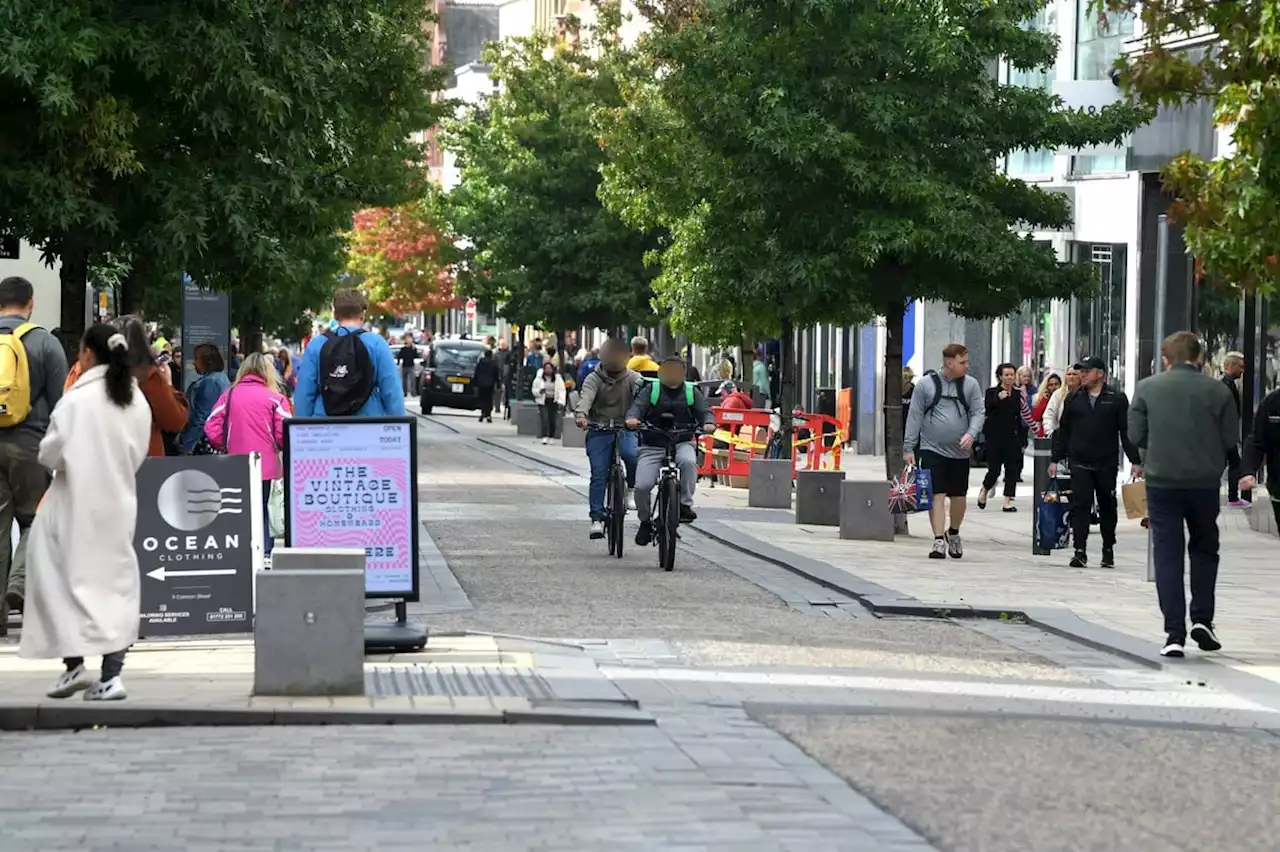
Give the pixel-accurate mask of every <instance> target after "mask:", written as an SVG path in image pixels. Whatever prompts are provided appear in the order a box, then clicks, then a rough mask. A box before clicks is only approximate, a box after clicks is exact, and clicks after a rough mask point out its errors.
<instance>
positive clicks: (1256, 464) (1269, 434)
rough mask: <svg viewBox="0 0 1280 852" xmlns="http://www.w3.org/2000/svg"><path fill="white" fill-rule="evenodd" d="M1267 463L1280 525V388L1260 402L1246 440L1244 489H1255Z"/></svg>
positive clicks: (1270, 488)
mask: <svg viewBox="0 0 1280 852" xmlns="http://www.w3.org/2000/svg"><path fill="white" fill-rule="evenodd" d="M1264 463H1265V464H1266V471H1267V491H1268V492H1269V493H1271V494H1272V495H1274V496H1272V497H1271V510H1272V511H1273V512H1274V513H1275V516H1276V526H1277V527H1280V390H1274V391H1272V392H1271V393H1269V394H1267V395H1266V397H1264V398H1263V400H1262V402H1261V403H1260V404H1259V405H1258V413H1257V414H1255V415H1254V418H1253V429H1252V430H1251V431H1250V432H1249V437H1248V439H1246V440H1245V442H1244V461H1243V463H1242V464H1241V466H1240V481H1239V482H1238V483H1237V484H1238V485H1239V486H1240V490H1241V491H1252V490H1253V488H1254V487H1255V486H1256V485H1257V484H1258V481H1257V474H1258V472H1259V471H1261V470H1262V469H1263V464H1264Z"/></svg>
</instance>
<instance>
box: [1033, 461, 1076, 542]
mask: <svg viewBox="0 0 1280 852" xmlns="http://www.w3.org/2000/svg"><path fill="white" fill-rule="evenodd" d="M1069 497H1070V492H1064V491H1063V490H1062V489H1061V488H1060V487H1059V484H1058V479H1057V478H1056V477H1055V478H1053V479H1050V480H1049V487H1048V488H1047V489H1045V491H1044V493H1043V494H1041V495H1040V506H1039V508H1037V509H1036V513H1037V514H1036V534H1037V535H1038V536H1039V539H1040V540H1039V541H1038V542H1037V544H1039V545H1040V549H1041V550H1061V549H1063V548H1064V547H1066V546H1067V545H1068V544H1070V543H1071V502H1070V499H1069Z"/></svg>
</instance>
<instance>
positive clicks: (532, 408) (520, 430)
mask: <svg viewBox="0 0 1280 852" xmlns="http://www.w3.org/2000/svg"><path fill="white" fill-rule="evenodd" d="M541 414H542V412H540V411H538V405H537V403H534V402H529V401H528V400H522V401H520V402H517V403H516V404H515V407H514V408H513V416H512V418H511V419H512V420H514V421H516V434H517V435H528V436H529V437H531V438H536V437H537V436H538V418H539V417H540V416H541Z"/></svg>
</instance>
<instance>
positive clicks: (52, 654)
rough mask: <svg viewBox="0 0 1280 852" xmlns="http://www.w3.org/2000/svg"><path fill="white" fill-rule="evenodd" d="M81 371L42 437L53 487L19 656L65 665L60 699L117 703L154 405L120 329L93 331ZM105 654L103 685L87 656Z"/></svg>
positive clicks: (134, 610)
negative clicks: (140, 485)
mask: <svg viewBox="0 0 1280 852" xmlns="http://www.w3.org/2000/svg"><path fill="white" fill-rule="evenodd" d="M80 369H81V371H82V372H81V374H80V378H79V379H78V380H77V381H76V383H75V384H74V385H72V386H71V388H70V389H69V390H68V391H67V392H66V394H65V395H64V396H63V397H62V399H61V400H59V402H58V404H57V406H55V407H54V409H53V416H52V417H51V419H50V422H49V431H48V432H47V433H46V434H45V436H44V439H43V440H41V441H40V455H39V458H40V463H41V464H42V465H44V466H45V467H47V468H49V469H50V470H51V471H53V484H52V485H50V486H49V491H48V493H47V495H46V496H45V501H44V504H43V505H42V506H41V507H40V511H39V513H38V514H37V515H36V519H35V523H34V524H33V525H32V527H31V540H30V544H29V545H28V548H29V550H28V554H27V566H28V568H27V599H26V608H25V609H24V610H23V613H22V644H21V646H20V648H19V653H20V654H21V655H22V656H23V657H35V658H38V659H51V658H54V659H56V658H61V659H62V661H63V663H64V665H65V666H66V671H65V672H63V674H62V676H61V677H59V678H58V680H57V682H56V683H55V684H54V685H53V688H52V689H50V690H49V692H48V695H49V697H50V698H69V697H70V696H72V695H75V694H76V693H77V692H80V691H81V690H86V691H85V695H84V697H85V700H86V701H113V700H119V699H122V698H124V697H125V695H126V693H125V688H124V683H123V682H122V681H121V680H120V671H121V669H122V668H123V666H124V654H125V651H126V650H128V648H129V646H130V645H132V644H133V643H134V642H136V641H137V639H138V618H139V612H140V608H141V588H140V584H139V580H138V558H137V556H136V554H135V553H134V550H133V532H134V526H135V525H136V523H137V518H138V492H137V485H136V482H135V479H134V476H135V475H136V474H137V472H138V468H139V467H141V466H142V462H143V461H144V460H146V457H147V447H148V445H149V444H150V441H151V408H150V406H148V405H147V400H146V397H144V396H143V395H142V392H141V391H140V390H139V389H138V383H137V381H136V380H135V379H134V378H133V374H132V372H131V371H130V369H129V345H128V342H127V341H126V340H125V338H124V336H123V335H121V334H119V333H118V332H117V331H116V330H115V329H114V328H112V327H111V326H109V325H95V326H94V327H93V328H91V329H89V330H88V331H87V332H85V335H84V339H83V340H82V341H81V343H80ZM97 655H102V677H101V678H100V679H96V680H95V679H94V678H92V677H91V676H90V675H89V674H88V673H87V672H86V671H85V667H84V658H85V657H87V656H97Z"/></svg>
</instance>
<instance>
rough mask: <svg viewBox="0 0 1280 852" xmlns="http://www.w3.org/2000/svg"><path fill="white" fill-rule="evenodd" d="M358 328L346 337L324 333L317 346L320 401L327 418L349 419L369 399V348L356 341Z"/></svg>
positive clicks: (371, 369) (371, 374)
mask: <svg viewBox="0 0 1280 852" xmlns="http://www.w3.org/2000/svg"><path fill="white" fill-rule="evenodd" d="M363 333H364V332H363V331H362V330H361V329H349V330H348V331H347V333H346V334H338V333H336V332H333V331H326V332H325V333H324V336H325V341H324V346H322V347H320V399H321V401H322V402H324V413H325V414H327V415H329V416H330V417H349V416H350V415H352V414H355V413H356V412H358V411H359V410H360V409H361V408H363V407H364V404H365V403H366V402H368V401H369V397H371V396H373V388H374V384H375V381H374V380H375V378H376V377H375V376H374V367H373V359H372V358H371V357H369V347H367V346H365V345H364V342H363V341H362V340H360V335H361V334H363Z"/></svg>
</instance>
